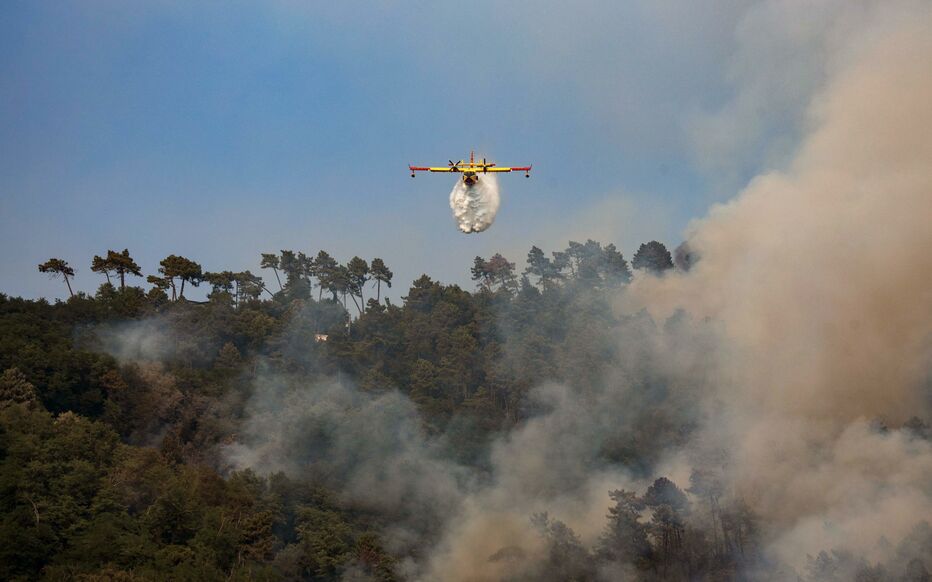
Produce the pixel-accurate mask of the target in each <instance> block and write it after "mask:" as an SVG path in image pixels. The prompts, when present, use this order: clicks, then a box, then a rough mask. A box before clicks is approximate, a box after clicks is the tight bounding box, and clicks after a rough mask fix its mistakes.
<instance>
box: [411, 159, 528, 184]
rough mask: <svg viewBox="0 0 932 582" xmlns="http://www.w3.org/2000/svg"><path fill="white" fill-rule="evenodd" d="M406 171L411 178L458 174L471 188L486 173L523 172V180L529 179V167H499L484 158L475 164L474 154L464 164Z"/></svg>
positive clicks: (461, 162)
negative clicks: (425, 173) (424, 175)
mask: <svg viewBox="0 0 932 582" xmlns="http://www.w3.org/2000/svg"><path fill="white" fill-rule="evenodd" d="M408 169H409V170H411V177H412V178H413V177H414V173H415V172H459V173H461V174H463V183H464V184H466V185H467V186H472V185H473V184H475V183H476V182H478V181H479V174H486V173H488V172H524V177H525V178H530V177H531V166H524V167H514V168H505V167H499V166H496V165H495V164H493V163H489V162H486V161H485V158H482V161H481V162H477V161H476V160H475V152H469V161H468V162H464V161H463V160H460V161H458V162H454V161H453V160H450V163H449V164H448V165H446V166H440V167H438V168H431V167H421V166H408Z"/></svg>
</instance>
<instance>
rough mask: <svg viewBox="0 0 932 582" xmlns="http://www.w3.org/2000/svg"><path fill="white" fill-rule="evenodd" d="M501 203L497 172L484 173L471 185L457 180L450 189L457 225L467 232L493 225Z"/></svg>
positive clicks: (477, 230) (451, 205) (451, 204)
mask: <svg viewBox="0 0 932 582" xmlns="http://www.w3.org/2000/svg"><path fill="white" fill-rule="evenodd" d="M500 203H501V200H500V198H499V196H498V179H497V178H496V177H495V174H484V175H482V176H480V177H479V181H478V182H476V183H475V184H473V185H471V186H470V185H467V184H466V183H465V182H463V180H457V181H456V184H455V185H454V186H453V190H451V191H450V208H452V209H453V218H454V219H455V220H456V226H457V227H458V228H459V229H460V230H461V231H463V232H465V233H467V234H469V233H472V232H482V231H483V230H486V229H487V228H489V227H490V226H492V223H493V222H495V214H496V213H498V206H499V204H500Z"/></svg>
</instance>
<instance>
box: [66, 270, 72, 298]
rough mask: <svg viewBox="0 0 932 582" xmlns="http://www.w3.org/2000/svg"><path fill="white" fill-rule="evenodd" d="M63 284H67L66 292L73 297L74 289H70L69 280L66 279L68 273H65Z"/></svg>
mask: <svg viewBox="0 0 932 582" xmlns="http://www.w3.org/2000/svg"><path fill="white" fill-rule="evenodd" d="M65 285H67V286H68V294H69V295H71V296H72V297H74V291H72V290H71V282H70V281H68V275H65Z"/></svg>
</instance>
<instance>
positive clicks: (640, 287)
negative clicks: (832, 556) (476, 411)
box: [227, 3, 932, 581]
mask: <svg viewBox="0 0 932 582" xmlns="http://www.w3.org/2000/svg"><path fill="white" fill-rule="evenodd" d="M896 6H897V7H894V6H893V4H892V3H891V4H890V5H889V7H888V9H887V11H886V12H885V15H884V16H883V17H877V18H876V19H875V20H874V21H873V22H872V23H871V25H870V26H866V27H865V29H864V30H862V31H859V32H860V33H859V34H857V35H853V38H855V39H856V44H855V43H852V44H851V46H849V47H848V48H847V49H846V50H845V51H842V52H840V53H839V55H837V58H836V59H835V60H833V62H832V66H831V67H830V68H831V70H830V71H828V73H827V78H828V81H827V83H826V85H825V87H824V89H823V90H822V91H821V92H820V93H819V94H818V95H817V96H816V98H815V99H814V100H813V101H812V105H811V110H810V123H811V129H810V132H809V134H808V137H807V138H806V139H804V141H803V143H802V144H801V145H800V147H799V149H798V152H797V154H796V155H795V157H794V159H793V161H792V163H791V164H790V165H789V167H788V168H787V169H786V170H785V171H782V172H773V173H769V174H765V175H762V176H759V177H758V178H756V179H755V180H753V181H752V182H751V183H750V184H749V185H748V187H747V188H746V189H745V190H744V191H743V192H741V193H740V194H739V195H738V196H737V197H736V198H735V199H734V200H733V201H732V202H730V203H728V204H725V205H722V206H718V207H716V208H714V209H713V210H712V211H711V212H710V213H709V215H708V216H707V217H706V218H705V219H703V220H700V221H698V222H696V223H695V224H694V225H693V226H692V228H691V232H690V236H689V241H688V243H689V248H690V252H691V255H692V256H694V257H698V259H695V260H694V261H692V266H691V268H690V270H689V271H688V272H675V273H670V274H667V275H664V276H654V275H646V274H642V273H639V274H637V276H636V277H635V281H634V282H633V283H632V284H631V285H630V286H629V287H628V288H627V289H625V290H624V291H622V292H621V293H620V295H619V297H618V299H617V305H616V308H617V310H618V314H619V316H620V317H621V318H622V319H623V321H625V322H626V323H625V324H624V325H622V326H621V327H620V329H619V331H618V333H617V335H616V336H614V337H609V338H605V340H604V341H605V343H606V344H607V345H606V346H605V347H606V349H610V350H613V351H614V352H615V353H617V354H618V361H619V363H618V365H617V369H614V370H609V371H608V372H606V373H605V374H604V376H605V378H604V379H603V380H602V381H600V382H596V383H594V385H592V386H589V387H587V389H586V390H585V391H580V390H574V389H571V388H569V387H567V386H564V385H560V384H544V385H542V386H538V387H536V388H535V389H534V390H532V392H531V394H530V397H529V398H530V400H531V407H532V408H533V409H534V410H536V411H537V413H536V414H534V415H530V417H529V418H528V419H527V420H526V421H525V422H523V424H521V425H519V426H518V427H516V428H514V429H513V430H512V431H511V432H510V433H508V434H507V435H506V436H503V437H501V438H499V439H498V440H497V441H496V442H494V443H493V444H492V445H491V448H490V451H489V455H488V467H487V472H486V474H483V475H482V476H481V478H480V477H477V476H475V475H472V474H471V473H473V471H470V470H464V468H463V467H461V466H459V465H457V464H456V463H453V462H451V461H449V460H445V459H446V458H447V457H446V456H445V455H444V454H443V450H442V448H438V446H437V444H436V443H434V442H432V441H431V439H429V438H428V437H426V436H425V435H424V434H422V432H421V431H420V430H418V423H417V420H416V414H415V409H414V407H413V406H412V405H411V404H410V402H408V401H407V400H406V399H405V398H403V397H402V396H400V395H398V394H389V395H372V394H368V393H361V392H358V391H356V390H355V389H353V388H351V387H347V386H345V385H343V384H341V383H325V384H322V385H320V386H315V387H311V388H303V389H301V390H298V391H297V392H296V391H295V390H297V389H295V388H291V389H288V390H284V389H279V388H275V387H274V386H276V384H275V382H277V381H278V380H274V379H273V380H270V382H271V383H269V384H264V385H263V388H261V389H260V390H257V392H256V394H255V395H254V396H253V399H252V401H251V402H250V404H249V409H248V410H247V418H248V421H247V427H246V429H245V436H244V438H243V441H242V442H241V443H239V444H237V445H235V446H234V447H231V448H230V449H228V451H227V452H228V458H229V460H230V461H231V462H233V463H234V464H235V465H237V466H253V467H257V468H260V469H263V470H273V469H285V470H292V471H299V470H301V467H310V466H313V467H315V468H316V469H317V473H318V474H324V475H331V476H333V479H334V481H333V482H334V483H338V484H341V485H340V488H341V490H342V491H345V492H346V495H347V496H348V497H349V501H350V502H352V503H355V504H362V505H363V506H366V507H378V508H379V509H380V510H382V511H385V512H387V513H388V514H389V515H392V516H393V518H394V519H393V527H394V528H395V530H396V531H395V532H394V533H395V534H396V535H395V536H393V537H391V538H390V542H391V543H392V544H394V546H393V548H394V549H398V550H401V551H404V548H412V547H420V548H423V547H428V548H430V549H429V551H427V552H426V556H425V555H424V554H423V553H422V554H420V555H418V557H417V558H414V559H412V561H411V562H410V563H408V564H406V565H405V571H404V572H403V573H404V574H406V575H407V576H408V577H409V578H412V579H423V580H445V581H450V580H453V581H456V580H463V581H465V580H500V579H515V580H519V579H536V580H544V579H548V576H555V574H548V573H547V572H546V570H545V569H543V566H542V564H544V563H545V561H546V559H547V556H546V554H547V548H546V547H545V542H544V541H543V540H542V538H541V536H540V535H539V531H538V530H537V529H535V526H534V525H533V524H532V522H531V520H530V519H529V517H530V516H531V515H533V514H534V513H537V512H542V511H549V512H552V514H553V515H554V516H556V517H557V518H559V519H560V520H562V521H564V522H565V523H566V524H567V525H568V526H570V527H571V528H572V529H573V530H574V531H575V532H576V534H578V536H579V539H580V541H581V543H582V544H585V545H587V546H589V547H592V545H593V544H594V543H595V542H596V541H597V539H598V536H599V534H600V532H601V531H602V529H603V528H604V525H605V514H606V512H607V510H608V507H609V506H610V503H611V502H610V499H609V498H608V495H607V492H608V491H609V490H611V489H618V488H627V489H633V490H637V491H643V490H644V489H645V488H646V486H647V485H648V484H649V483H650V481H651V480H652V477H653V476H660V475H666V476H668V477H670V478H671V479H672V480H673V481H675V482H676V483H677V484H679V485H680V486H682V487H685V486H688V485H689V481H690V474H691V473H692V472H693V471H694V470H696V469H702V468H703V465H704V464H708V461H707V459H709V458H711V457H715V458H717V459H719V460H718V461H716V466H717V467H720V468H721V469H722V471H723V478H724V479H725V483H724V486H725V489H726V490H727V494H728V495H729V496H731V497H733V498H740V499H742V500H744V502H745V503H747V504H748V505H749V506H750V508H751V509H752V510H753V512H754V513H755V514H756V515H758V516H759V518H760V520H759V523H760V524H761V527H762V529H763V531H762V532H761V536H762V537H761V539H762V542H763V543H764V545H765V547H764V548H763V551H764V552H765V553H766V554H767V556H768V558H769V559H772V560H773V561H772V562H770V563H780V564H788V565H790V566H791V567H792V568H793V569H794V570H795V572H796V573H788V574H787V576H786V578H785V579H790V580H795V579H798V577H797V573H798V572H802V571H804V569H805V560H806V555H807V554H817V553H818V552H819V551H821V550H831V549H833V548H839V549H847V550H851V551H855V552H858V555H861V556H865V557H867V558H869V559H871V560H884V559H886V558H888V557H889V556H888V554H889V553H890V552H891V551H892V550H891V549H890V548H891V547H893V545H896V544H898V543H900V542H901V541H902V540H903V539H904V538H905V537H906V536H907V534H908V533H909V531H910V530H911V529H912V528H914V527H915V526H916V524H917V522H919V521H920V520H922V519H924V518H928V517H929V516H932V489H930V487H932V485H930V484H932V447H930V445H929V443H928V442H927V441H924V440H922V439H916V438H912V437H910V436H909V434H908V433H907V431H906V430H903V429H901V428H900V427H902V425H903V423H904V422H905V421H907V420H908V418H909V417H910V416H913V415H920V416H922V415H926V414H928V413H929V411H930V393H929V390H930V386H929V377H930V369H929V362H930V356H932V353H930V347H932V291H930V288H929V283H930V281H932V255H930V254H929V251H930V249H932V228H930V225H929V224H930V217H932V139H930V138H929V133H928V128H930V127H932V76H930V74H929V72H930V71H932V35H929V34H928V31H929V30H932V14H930V11H929V10H928V6H927V5H925V4H897V5H896ZM903 6H906V7H905V8H903ZM450 204H451V207H452V209H453V211H454V216H455V218H456V220H457V223H458V225H459V228H460V229H461V230H462V231H463V232H480V231H482V230H485V229H486V228H488V227H489V226H490V225H491V224H492V221H493V220H494V217H495V212H496V210H497V209H498V205H499V198H498V188H497V183H496V181H495V180H494V178H493V177H492V176H488V177H486V176H483V177H481V179H480V181H479V183H478V185H476V186H475V187H472V188H470V187H467V186H466V185H465V184H463V183H462V182H461V181H457V184H456V186H455V187H454V189H453V191H452V192H451V194H450ZM574 300H577V301H583V300H584V299H583V298H575V299H574ZM645 310H646V312H647V313H649V314H650V316H651V317H652V319H653V321H649V318H648V317H647V316H646V315H635V314H639V313H640V314H643V313H644V312H645ZM677 310H683V312H685V313H687V314H688V315H687V316H683V317H681V319H685V320H686V322H685V323H682V322H681V323H678V324H675V325H674V324H671V323H670V322H671V321H674V322H675V321H676V318H673V319H668V318H670V316H671V315H673V314H674V313H676V312H677ZM654 321H656V322H661V323H662V322H667V325H661V326H654V324H653V322H654ZM691 322H692V323H691ZM658 328H662V331H660V330H659V329H658ZM566 333H567V335H568V336H571V335H572V330H568V331H566ZM600 347H601V346H600ZM656 402H662V406H660V407H657V406H653V407H652V403H656ZM284 411H287V414H285V415H284V416H283V412H284ZM664 423H667V424H671V425H676V426H682V425H687V424H692V425H694V426H696V427H697V428H696V430H695V431H693V432H692V433H690V439H689V440H688V442H685V443H684V442H678V441H676V440H675V439H672V438H671V439H670V440H668V441H660V442H656V441H655V440H651V442H652V444H651V446H652V447H656V449H650V450H642V451H638V453H639V454H638V456H639V457H640V458H648V459H650V461H651V463H652V466H651V467H649V468H647V469H646V470H641V471H635V470H633V469H632V468H631V467H629V466H627V465H626V464H625V462H624V461H623V460H618V459H609V458H606V456H605V455H604V454H603V453H604V451H605V450H606V449H607V448H609V445H610V444H611V443H612V442H613V441H616V440H624V439H625V437H627V436H630V435H629V431H635V430H636V429H637V427H639V426H643V425H650V426H656V425H662V424H664ZM887 427H889V428H887ZM628 440H631V441H633V442H639V441H638V440H637V439H628ZM645 440H646V439H645ZM884 540H885V543H881V542H882V541H884ZM926 557H928V556H926ZM626 568H629V565H626V564H623V563H619V564H612V565H611V566H610V569H609V570H606V571H602V572H599V573H598V575H599V576H600V577H601V579H605V580H613V579H629V576H628V570H627V569H626ZM630 578H631V579H633V578H634V576H630ZM770 579H784V578H782V577H777V576H776V575H774V576H773V577H771V578H770Z"/></svg>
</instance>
